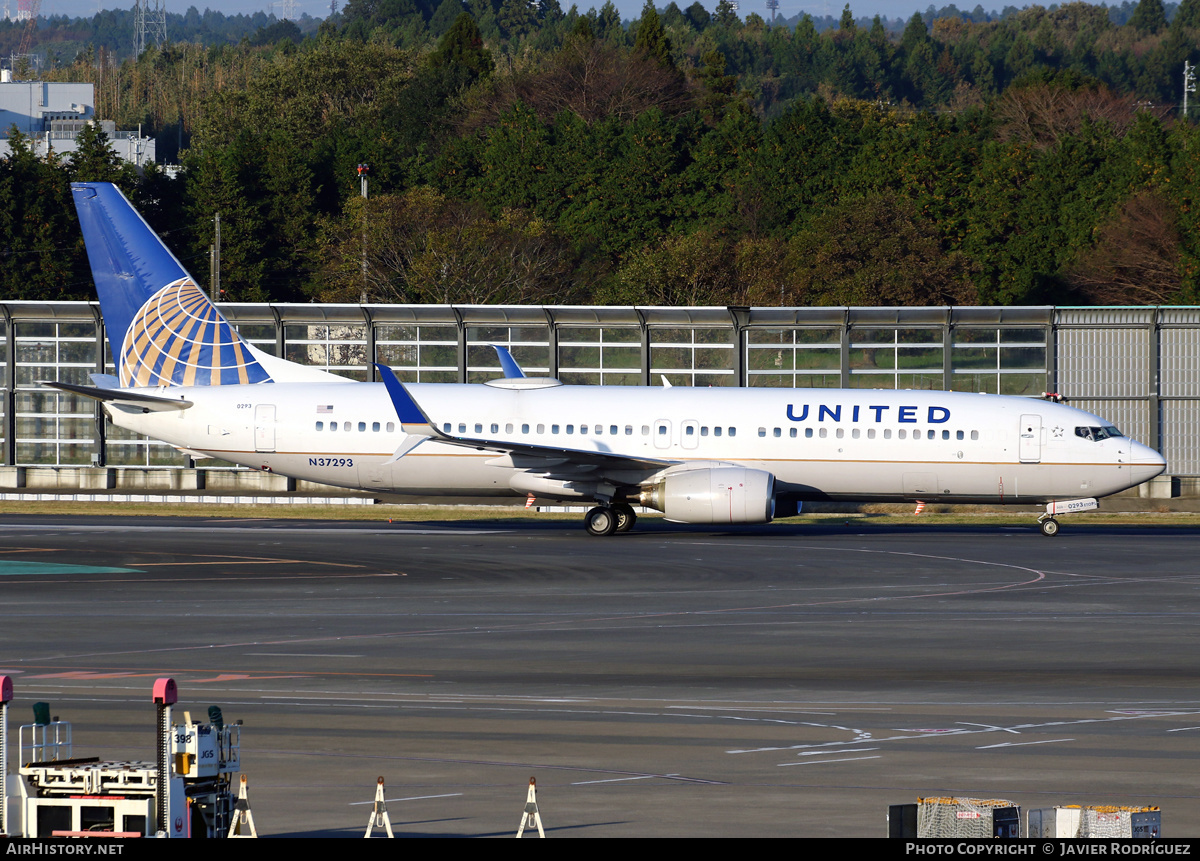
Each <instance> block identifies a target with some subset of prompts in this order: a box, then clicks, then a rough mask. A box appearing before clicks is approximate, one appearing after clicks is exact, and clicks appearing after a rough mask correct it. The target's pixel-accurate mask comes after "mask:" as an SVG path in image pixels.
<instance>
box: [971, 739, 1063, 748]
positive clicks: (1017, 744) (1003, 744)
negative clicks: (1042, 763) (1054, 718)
mask: <svg viewBox="0 0 1200 861" xmlns="http://www.w3.org/2000/svg"><path fill="white" fill-rule="evenodd" d="M1060 741H1075V739H1073V738H1048V739H1046V740H1045V741H1005V742H1001V743H1000V744H985V745H983V747H977V748H975V749H976V750H991V749H992V748H994V747H1025V746H1026V745H1030V744H1058V743H1059V742H1060Z"/></svg>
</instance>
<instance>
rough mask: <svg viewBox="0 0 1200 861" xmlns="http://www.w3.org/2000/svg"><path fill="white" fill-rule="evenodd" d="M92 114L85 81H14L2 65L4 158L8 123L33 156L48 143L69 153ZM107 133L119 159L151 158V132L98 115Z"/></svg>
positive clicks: (0, 150)
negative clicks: (128, 127) (30, 147)
mask: <svg viewBox="0 0 1200 861" xmlns="http://www.w3.org/2000/svg"><path fill="white" fill-rule="evenodd" d="M89 122H97V120H96V96H95V88H94V87H93V86H92V85H91V84H75V83H65V82H62V83H60V82H53V81H14V80H12V73H11V72H10V71H8V70H7V69H4V70H0V158H7V157H8V155H9V153H10V150H9V146H8V137H9V134H10V132H11V129H12V128H13V126H16V128H17V131H19V132H20V133H21V134H23V135H26V136H27V137H29V138H30V139H31V142H32V143H33V151H34V153H35V154H36V155H38V156H45V155H47V154H48V153H49V152H50V150H51V149H53V150H54V152H56V153H58V154H59V155H62V156H65V157H66V158H68V159H69V158H70V156H71V153H73V152H74V151H75V149H76V143H75V138H76V136H77V135H78V134H79V132H80V131H82V130H83V128H84V125H85V124H86V123H89ZM98 122H99V123H100V127H101V128H102V129H103V130H104V133H105V134H107V135H108V140H109V147H110V148H111V149H112V151H113V152H114V153H116V154H117V155H118V156H120V157H121V158H122V159H124V160H125V161H128V162H131V163H133V164H135V165H137V166H138V167H141V166H142V165H143V164H145V163H146V162H147V161H154V160H155V145H154V138H150V137H144V136H143V135H142V132H141V129H138V130H137V131H136V132H135V131H118V130H117V127H116V123H114V122H113V121H112V120H99V121H98Z"/></svg>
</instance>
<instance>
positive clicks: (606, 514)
mask: <svg viewBox="0 0 1200 861" xmlns="http://www.w3.org/2000/svg"><path fill="white" fill-rule="evenodd" d="M583 525H584V527H585V528H586V529H587V531H588V534H589V535H612V534H613V532H615V531H616V528H617V514H616V512H615V511H613V510H612V509H611V508H608V507H607V506H604V505H598V506H596V507H595V508H593V509H592V510H591V511H589V512H588V513H587V514H585V515H584V517H583Z"/></svg>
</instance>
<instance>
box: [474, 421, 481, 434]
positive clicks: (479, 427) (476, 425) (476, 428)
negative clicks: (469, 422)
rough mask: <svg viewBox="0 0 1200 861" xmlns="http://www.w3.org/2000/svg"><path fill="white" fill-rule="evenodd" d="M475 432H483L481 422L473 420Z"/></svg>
mask: <svg viewBox="0 0 1200 861" xmlns="http://www.w3.org/2000/svg"><path fill="white" fill-rule="evenodd" d="M475 433H483V423H482V422H475Z"/></svg>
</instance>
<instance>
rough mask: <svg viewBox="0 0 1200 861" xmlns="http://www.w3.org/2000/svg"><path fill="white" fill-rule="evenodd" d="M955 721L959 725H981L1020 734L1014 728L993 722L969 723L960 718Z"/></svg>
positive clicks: (985, 727)
mask: <svg viewBox="0 0 1200 861" xmlns="http://www.w3.org/2000/svg"><path fill="white" fill-rule="evenodd" d="M957 723H958V724H959V725H961V726H981V727H983V728H984V729H991V730H999V731H1000V732H1011V733H1012V734H1013V735H1020V733H1019V732H1017V731H1016V730H1015V729H1009V728H1008V727H1006V726H996V725H995V724H991V723H969V722H968V721H965V720H960V721H958V722H957Z"/></svg>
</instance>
